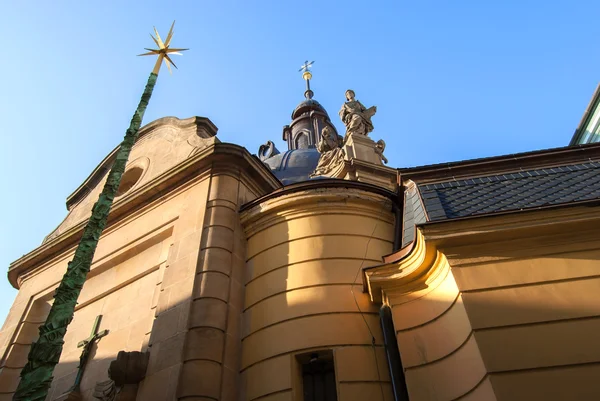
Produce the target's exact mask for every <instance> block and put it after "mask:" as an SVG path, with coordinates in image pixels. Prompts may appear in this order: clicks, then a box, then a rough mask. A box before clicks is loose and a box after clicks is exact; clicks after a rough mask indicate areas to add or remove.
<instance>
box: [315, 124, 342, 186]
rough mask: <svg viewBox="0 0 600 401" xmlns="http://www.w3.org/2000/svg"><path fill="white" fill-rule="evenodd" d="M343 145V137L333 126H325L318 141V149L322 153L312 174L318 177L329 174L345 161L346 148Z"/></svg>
mask: <svg viewBox="0 0 600 401" xmlns="http://www.w3.org/2000/svg"><path fill="white" fill-rule="evenodd" d="M341 146H342V137H341V136H339V135H338V134H336V133H335V132H334V131H333V130H332V129H331V128H329V127H325V128H323V130H322V131H321V139H320V140H319V143H317V150H318V151H319V153H320V154H321V157H320V158H319V163H318V164H317V168H315V171H314V172H313V173H312V174H311V175H310V176H311V177H317V176H322V175H325V176H326V175H328V174H329V173H331V172H332V171H333V170H335V169H336V168H337V167H339V166H341V165H342V164H343V163H344V155H345V154H344V149H342V148H341Z"/></svg>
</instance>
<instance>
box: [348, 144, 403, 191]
mask: <svg viewBox="0 0 600 401" xmlns="http://www.w3.org/2000/svg"><path fill="white" fill-rule="evenodd" d="M383 146H385V144H383ZM344 152H345V154H346V156H345V159H346V169H345V172H346V175H345V177H344V179H346V180H350V181H359V182H365V183H367V184H372V185H377V186H379V187H383V188H385V189H387V190H389V191H395V190H396V187H397V184H396V181H397V173H396V169H393V168H390V167H387V166H384V165H383V157H382V152H383V147H382V146H381V145H380V144H378V143H377V142H375V141H373V140H372V139H371V138H369V137H368V136H366V135H357V134H350V135H348V138H347V139H346V143H345V144H344Z"/></svg>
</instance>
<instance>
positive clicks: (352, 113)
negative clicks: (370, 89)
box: [340, 89, 377, 138]
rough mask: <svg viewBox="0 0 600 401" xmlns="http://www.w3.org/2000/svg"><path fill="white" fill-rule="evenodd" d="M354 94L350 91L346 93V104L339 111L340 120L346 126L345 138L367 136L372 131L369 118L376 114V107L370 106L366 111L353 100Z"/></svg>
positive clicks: (359, 103) (360, 104)
mask: <svg viewBox="0 0 600 401" xmlns="http://www.w3.org/2000/svg"><path fill="white" fill-rule="evenodd" d="M355 96H356V95H355V93H354V91H353V90H352V89H348V90H347V91H346V100H347V101H346V103H344V104H343V105H342V109H341V110H340V118H341V119H342V122H343V123H344V125H345V126H346V138H348V135H350V134H359V135H368V134H369V132H371V131H373V123H372V122H371V117H373V115H374V114H375V113H376V112H377V106H371V107H369V108H368V109H367V108H366V107H365V106H363V105H362V103H361V102H359V101H358V100H355V99H354V97H355Z"/></svg>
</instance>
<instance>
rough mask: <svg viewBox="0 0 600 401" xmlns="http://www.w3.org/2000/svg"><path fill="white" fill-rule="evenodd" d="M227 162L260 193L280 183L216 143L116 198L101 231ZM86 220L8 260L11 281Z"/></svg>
mask: <svg viewBox="0 0 600 401" xmlns="http://www.w3.org/2000/svg"><path fill="white" fill-rule="evenodd" d="M227 165H229V166H235V168H236V170H238V169H239V170H241V171H243V172H244V174H243V175H242V177H243V178H244V179H247V180H248V186H249V187H251V188H254V189H255V190H257V191H258V190H260V192H261V193H259V195H264V194H266V193H269V192H272V191H273V190H274V189H277V188H280V187H281V183H280V182H279V181H278V180H277V178H276V177H275V176H274V175H273V174H272V173H271V171H270V170H269V169H268V168H267V167H266V166H265V165H264V164H263V163H262V162H260V160H258V158H256V157H253V156H252V155H250V153H248V151H247V150H246V149H245V148H243V147H241V146H238V145H233V144H228V143H215V144H213V145H211V146H209V147H207V148H205V149H202V150H201V151H199V152H198V153H196V154H194V155H192V156H191V157H190V158H188V159H186V160H184V161H183V162H182V163H180V164H178V165H177V166H176V167H175V168H172V169H170V170H168V171H165V172H164V173H162V174H161V175H159V176H157V177H155V178H154V179H153V180H151V181H149V182H147V183H145V184H143V185H140V186H139V187H136V188H135V190H133V191H131V192H129V193H126V194H124V195H123V196H122V197H121V198H119V199H118V200H116V201H115V203H114V205H113V208H112V210H111V213H110V216H109V221H108V225H107V228H106V229H105V230H104V234H103V235H106V234H107V233H109V232H111V231H112V229H114V226H115V225H116V224H117V223H118V222H120V221H122V220H123V219H127V218H129V217H130V215H131V213H132V212H134V211H139V210H140V208H141V207H142V206H146V205H149V204H150V203H152V202H154V201H156V200H157V199H161V198H164V197H165V196H167V197H171V196H174V195H175V194H176V193H177V192H178V191H174V189H178V188H180V187H183V186H185V185H188V184H190V183H192V182H197V181H198V180H199V179H201V178H202V177H205V176H206V175H207V174H210V173H211V169H212V168H213V167H214V166H221V168H224V167H223V166H227ZM85 222H86V221H85V220H84V221H81V222H80V223H77V224H76V225H75V226H73V227H70V228H69V229H67V230H66V231H65V232H63V233H61V234H60V235H58V236H57V237H55V238H52V239H51V240H49V241H48V242H46V243H44V244H42V245H41V246H39V247H38V248H36V249H34V250H33V251H31V252H29V253H27V254H26V255H24V256H22V257H21V258H19V259H17V260H16V261H14V262H13V263H11V265H10V267H9V271H8V279H9V281H10V283H11V285H12V286H13V287H14V288H19V286H20V284H19V280H18V277H19V276H21V275H22V274H23V273H25V272H26V271H28V270H31V269H33V268H38V267H39V266H38V265H37V264H39V263H41V262H45V261H47V260H48V259H51V258H54V257H56V255H60V254H63V253H65V252H69V249H70V248H72V247H73V246H74V245H75V244H76V243H77V241H79V238H80V237H81V233H82V231H83V228H84V226H85ZM44 264H46V263H44Z"/></svg>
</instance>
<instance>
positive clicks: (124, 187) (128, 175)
mask: <svg viewBox="0 0 600 401" xmlns="http://www.w3.org/2000/svg"><path fill="white" fill-rule="evenodd" d="M143 172H144V170H143V169H142V168H141V167H132V168H130V169H129V170H127V171H126V172H125V173H124V174H123V176H122V177H121V185H119V189H118V190H117V196H121V195H123V194H124V193H126V192H127V191H129V190H130V189H131V188H133V186H134V185H135V184H136V183H137V182H138V181H139V179H140V177H141V176H142V173H143Z"/></svg>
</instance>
